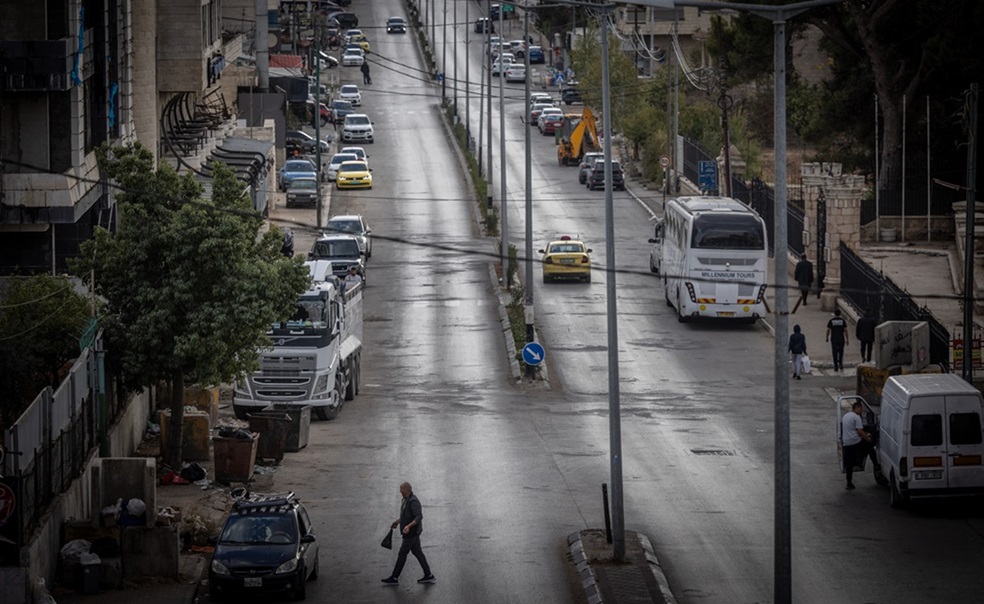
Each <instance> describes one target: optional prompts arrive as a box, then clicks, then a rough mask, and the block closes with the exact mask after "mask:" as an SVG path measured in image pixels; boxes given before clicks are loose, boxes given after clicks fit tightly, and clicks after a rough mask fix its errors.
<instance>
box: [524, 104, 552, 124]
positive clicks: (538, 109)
mask: <svg viewBox="0 0 984 604" xmlns="http://www.w3.org/2000/svg"><path fill="white" fill-rule="evenodd" d="M551 108H552V109H556V107H554V106H553V105H552V104H549V105H548V104H547V103H534V104H533V106H532V107H530V123H531V124H534V123H537V121H538V120H539V119H540V114H541V113H543V110H544V109H551Z"/></svg>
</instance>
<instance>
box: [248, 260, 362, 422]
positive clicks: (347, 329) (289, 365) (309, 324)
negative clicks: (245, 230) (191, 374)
mask: <svg viewBox="0 0 984 604" xmlns="http://www.w3.org/2000/svg"><path fill="white" fill-rule="evenodd" d="M322 263H323V264H327V265H328V266H326V267H320V266H317V264H322ZM310 268H311V271H312V276H313V278H314V280H313V281H312V285H311V288H310V289H309V290H308V291H307V292H305V293H304V294H302V295H301V297H300V299H299V300H298V301H297V304H296V306H295V312H294V314H293V315H292V316H291V317H290V318H289V319H287V320H286V321H281V322H280V323H277V324H274V325H273V326H272V327H271V329H270V331H268V332H267V335H269V337H270V340H271V342H272V344H273V347H272V348H270V349H268V350H265V351H263V353H262V354H261V356H260V367H259V369H258V370H257V371H256V372H254V373H252V374H251V375H248V376H247V377H246V378H245V379H241V380H238V381H237V382H236V386H235V394H234V397H233V408H234V410H235V412H236V417H238V418H240V419H246V414H247V413H250V412H251V411H255V410H259V409H263V408H264V407H267V406H269V405H272V404H280V405H284V404H286V405H297V406H303V405H310V406H311V407H312V414H313V415H314V416H315V417H317V418H318V419H322V420H328V419H334V418H335V417H336V416H337V415H338V412H339V411H341V409H342V405H343V404H344V402H345V401H350V400H352V399H354V398H355V396H356V395H357V394H358V393H359V382H360V378H361V359H362V289H363V286H362V284H361V283H358V284H355V285H348V286H344V285H343V284H342V283H341V282H340V281H339V280H338V279H337V278H335V277H333V276H331V268H330V264H329V263H324V262H319V263H315V266H311V267H310Z"/></svg>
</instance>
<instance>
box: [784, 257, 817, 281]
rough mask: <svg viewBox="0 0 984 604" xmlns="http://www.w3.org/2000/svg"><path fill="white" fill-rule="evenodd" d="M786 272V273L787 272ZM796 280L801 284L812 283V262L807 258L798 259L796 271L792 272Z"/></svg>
mask: <svg viewBox="0 0 984 604" xmlns="http://www.w3.org/2000/svg"><path fill="white" fill-rule="evenodd" d="M787 274H788V273H787ZM793 278H795V279H796V282H797V283H799V284H800V285H803V286H807V287H808V286H810V285H813V263H812V262H810V261H809V260H800V261H799V262H797V263H796V271H795V272H794V273H793Z"/></svg>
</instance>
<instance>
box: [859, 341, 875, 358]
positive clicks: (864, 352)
mask: <svg viewBox="0 0 984 604" xmlns="http://www.w3.org/2000/svg"><path fill="white" fill-rule="evenodd" d="M872 344H874V342H871V341H868V342H865V341H864V340H861V360H862V361H864V362H865V363H868V362H870V361H871V345H872Z"/></svg>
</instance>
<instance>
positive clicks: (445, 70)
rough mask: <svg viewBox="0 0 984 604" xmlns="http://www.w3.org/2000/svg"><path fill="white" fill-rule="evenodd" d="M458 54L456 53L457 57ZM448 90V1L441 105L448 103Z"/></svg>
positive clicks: (444, 26) (445, 17)
mask: <svg viewBox="0 0 984 604" xmlns="http://www.w3.org/2000/svg"><path fill="white" fill-rule="evenodd" d="M457 54H458V53H455V55H457ZM447 89H448V0H444V25H443V27H442V28H441V104H442V105H443V104H445V103H447V100H448V99H447Z"/></svg>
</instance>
